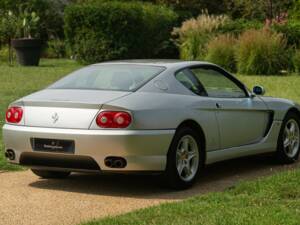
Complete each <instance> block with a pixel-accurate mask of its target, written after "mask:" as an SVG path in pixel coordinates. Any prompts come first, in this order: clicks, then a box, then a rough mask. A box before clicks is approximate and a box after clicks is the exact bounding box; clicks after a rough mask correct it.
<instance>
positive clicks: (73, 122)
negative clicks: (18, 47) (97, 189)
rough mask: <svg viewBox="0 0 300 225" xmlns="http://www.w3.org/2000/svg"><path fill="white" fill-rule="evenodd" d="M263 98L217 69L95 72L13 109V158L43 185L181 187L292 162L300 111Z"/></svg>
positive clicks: (199, 65)
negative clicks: (95, 181)
mask: <svg viewBox="0 0 300 225" xmlns="http://www.w3.org/2000/svg"><path fill="white" fill-rule="evenodd" d="M263 94H264V89H263V88H262V87H260V86H256V87H254V89H253V91H252V92H250V91H249V90H248V89H247V88H246V86H245V85H244V84H242V83H241V82H240V81H238V80H237V79H236V78H235V77H234V76H232V75H230V74H229V73H228V72H226V71H225V70H223V69H222V68H220V67H218V66H216V65H214V64H210V63H207V62H197V61H172V60H165V61H162V60H159V61H155V60H134V61H117V62H106V63H100V64H95V65H91V66H88V67H85V68H83V69H80V70H78V71H76V72H74V73H72V74H70V75H68V76H66V77H64V78H62V79H61V80H59V81H57V82H56V83H54V84H53V85H51V86H49V87H48V88H46V89H44V90H42V91H39V92H36V93H33V94H31V95H29V96H26V97H24V98H21V99H19V100H17V101H15V102H14V103H12V104H11V105H10V106H9V108H8V110H7V112H6V124H5V125H4V127H3V136H4V142H5V155H6V157H7V158H8V160H9V161H10V162H11V163H15V164H21V165H24V166H28V167H30V168H31V169H32V171H33V172H34V173H35V174H37V175H38V176H40V177H42V178H63V177H66V176H68V175H69V174H70V172H72V171H80V172H90V171H101V172H118V173H119V172H142V171H143V172H160V173H161V174H162V175H163V177H164V180H165V181H167V183H168V184H169V185H170V186H171V187H174V188H186V187H188V186H190V185H191V184H192V183H193V182H194V181H195V179H196V177H197V175H198V174H199V172H200V171H201V170H202V168H203V166H204V165H206V164H211V163H214V162H217V161H221V160H227V159H231V158H236V157H242V156H248V155H254V154H261V153H273V155H274V156H275V158H276V159H277V160H279V161H280V162H282V163H292V162H294V161H296V160H297V158H298V156H299V143H300V131H299V125H300V107H299V105H297V104H295V103H294V102H292V101H289V100H286V99H278V98H271V97H262V95H263Z"/></svg>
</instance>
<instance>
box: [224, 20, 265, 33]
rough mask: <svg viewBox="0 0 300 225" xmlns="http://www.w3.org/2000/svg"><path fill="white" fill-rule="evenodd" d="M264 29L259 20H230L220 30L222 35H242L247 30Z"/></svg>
mask: <svg viewBox="0 0 300 225" xmlns="http://www.w3.org/2000/svg"><path fill="white" fill-rule="evenodd" d="M261 28H263V23H262V22H260V21H257V20H246V19H236V20H229V21H228V22H227V23H225V24H224V26H222V27H221V28H220V33H230V34H234V35H240V34H241V33H243V32H244V31H246V30H250V29H257V30H258V29H261Z"/></svg>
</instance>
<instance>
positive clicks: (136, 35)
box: [65, 1, 177, 63]
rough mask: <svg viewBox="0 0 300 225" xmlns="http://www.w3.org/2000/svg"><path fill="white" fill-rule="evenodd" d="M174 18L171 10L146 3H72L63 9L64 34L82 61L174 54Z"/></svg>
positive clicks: (174, 15) (74, 52)
mask: <svg viewBox="0 0 300 225" xmlns="http://www.w3.org/2000/svg"><path fill="white" fill-rule="evenodd" d="M176 20H177V15H176V14H175V13H174V12H173V11H172V10H170V9H168V8H166V7H164V6H155V5H153V4H150V3H144V4H142V3H140V2H120V1H104V2H103V1H102V3H101V4H100V3H97V2H96V3H93V2H90V3H85V4H74V5H70V6H69V7H67V9H66V11H65V34H66V38H67V41H68V44H69V46H70V49H72V51H73V54H75V55H76V56H77V57H78V59H79V60H81V61H83V62H85V63H93V62H99V61H104V60H112V59H124V58H156V57H160V58H162V57H176V55H173V56H172V54H173V49H172V47H170V46H171V44H170V41H169V39H170V31H171V29H172V27H173V25H174V24H175V23H176ZM74 21H76V23H74ZM170 48H171V49H172V51H171V53H172V54H171V55H168V50H169V49H170Z"/></svg>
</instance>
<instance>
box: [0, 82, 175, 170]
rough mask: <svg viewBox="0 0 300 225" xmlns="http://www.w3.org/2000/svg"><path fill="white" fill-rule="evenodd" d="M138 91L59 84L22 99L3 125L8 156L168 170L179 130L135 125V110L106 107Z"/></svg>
mask: <svg viewBox="0 0 300 225" xmlns="http://www.w3.org/2000/svg"><path fill="white" fill-rule="evenodd" d="M66 79H70V78H68V77H67V78H66ZM121 80H122V79H121ZM84 81H85V80H84ZM72 82H73V81H72V79H71V82H70V81H68V82H65V81H64V80H63V81H62V82H60V83H62V84H64V85H65V84H66V83H67V84H70V83H72ZM88 82H91V81H87V83H88ZM101 82H102V81H101ZM117 82H119V83H120V81H119V80H118V81H117ZM82 83H83V82H80V85H82ZM92 83H95V80H93V82H92ZM124 83H125V84H126V81H124V82H123V83H122V84H121V85H124ZM72 85H74V84H73V83H72ZM110 85H111V84H110ZM126 85H127V84H126ZM134 91H135V90H118V89H116V90H98V89H97V90H96V89H93V88H88V89H85V88H84V87H80V88H78V89H75V88H68V87H67V86H62V88H59V85H58V88H56V87H55V85H54V88H51V87H50V88H49V89H45V90H43V91H40V92H38V93H34V94H33V95H30V96H27V97H25V98H23V99H21V100H19V101H16V102H15V103H13V104H11V106H10V107H9V109H8V110H7V113H6V124H5V125H4V127H3V138H4V144H5V155H6V157H7V158H8V160H9V161H10V162H11V163H15V164H20V165H24V166H28V167H30V168H37V169H45V170H62V171H82V172H90V171H97V172H99V171H103V172H105V171H110V172H128V171H149V172H150V171H151V172H153V171H163V170H164V169H165V165H166V154H167V151H168V148H169V145H170V142H171V140H172V137H173V134H174V131H173V130H148V129H133V128H134V127H135V126H134V123H135V119H134V111H132V110H130V109H127V108H119V107H118V106H115V107H113V109H112V108H111V107H110V108H109V109H108V108H105V105H106V104H107V103H109V102H112V101H114V100H115V99H122V98H124V99H125V98H126V96H128V95H130V94H131V93H132V92H134Z"/></svg>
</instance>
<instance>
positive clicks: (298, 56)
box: [293, 49, 300, 75]
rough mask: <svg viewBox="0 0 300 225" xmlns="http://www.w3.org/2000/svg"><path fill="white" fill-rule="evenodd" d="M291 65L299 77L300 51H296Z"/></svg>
mask: <svg viewBox="0 0 300 225" xmlns="http://www.w3.org/2000/svg"><path fill="white" fill-rule="evenodd" d="M293 64H294V67H295V70H296V72H297V73H298V74H299V75H300V50H299V49H298V50H296V52H295V54H294V57H293Z"/></svg>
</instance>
